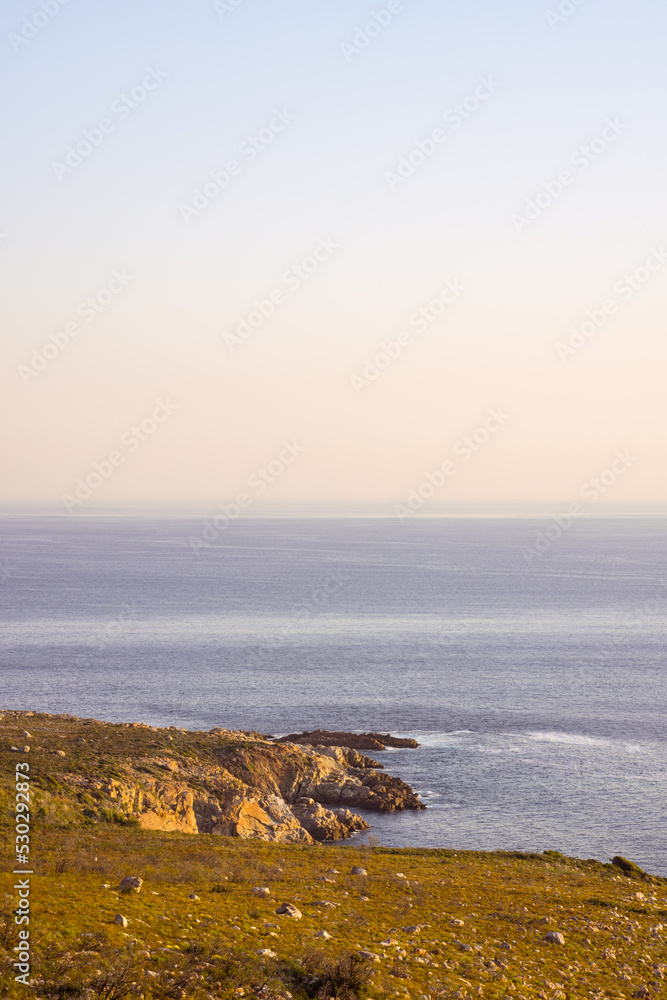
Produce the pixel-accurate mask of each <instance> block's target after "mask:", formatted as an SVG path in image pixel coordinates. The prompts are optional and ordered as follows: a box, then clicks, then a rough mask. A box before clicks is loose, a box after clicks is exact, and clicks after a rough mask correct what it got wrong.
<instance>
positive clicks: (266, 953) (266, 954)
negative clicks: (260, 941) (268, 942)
mask: <svg viewBox="0 0 667 1000" xmlns="http://www.w3.org/2000/svg"><path fill="white" fill-rule="evenodd" d="M257 954H258V955H260V956H261V957H262V958H278V956H277V955H276V953H275V951H271V950H270V949H269V948H260V949H259V951H258V952H257Z"/></svg>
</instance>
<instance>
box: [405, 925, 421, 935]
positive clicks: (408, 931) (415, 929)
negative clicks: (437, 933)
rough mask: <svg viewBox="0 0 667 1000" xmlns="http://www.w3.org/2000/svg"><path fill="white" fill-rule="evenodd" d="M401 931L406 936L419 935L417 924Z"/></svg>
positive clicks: (419, 929)
mask: <svg viewBox="0 0 667 1000" xmlns="http://www.w3.org/2000/svg"><path fill="white" fill-rule="evenodd" d="M403 930H404V931H405V933H406V934H420V933H421V927H420V926H419V924H415V925H414V926H413V927H404V928H403Z"/></svg>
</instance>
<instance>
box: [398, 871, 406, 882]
mask: <svg viewBox="0 0 667 1000" xmlns="http://www.w3.org/2000/svg"><path fill="white" fill-rule="evenodd" d="M395 875H396V878H404V879H406V881H407V877H406V876H405V875H404V874H403V872H395Z"/></svg>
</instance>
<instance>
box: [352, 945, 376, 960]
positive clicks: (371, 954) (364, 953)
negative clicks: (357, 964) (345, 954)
mask: <svg viewBox="0 0 667 1000" xmlns="http://www.w3.org/2000/svg"><path fill="white" fill-rule="evenodd" d="M357 954H358V955H359V958H365V959H366V961H367V962H379V961H380V956H379V955H376V954H375V952H372V951H366V949H365V948H364V949H363V950H362V951H359V952H357Z"/></svg>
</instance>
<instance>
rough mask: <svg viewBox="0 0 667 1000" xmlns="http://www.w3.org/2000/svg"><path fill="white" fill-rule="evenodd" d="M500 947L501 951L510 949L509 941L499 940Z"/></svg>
mask: <svg viewBox="0 0 667 1000" xmlns="http://www.w3.org/2000/svg"><path fill="white" fill-rule="evenodd" d="M500 947H501V948H502V949H503V951H511V950H512V945H511V944H510V943H509V941H501V942H500Z"/></svg>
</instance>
